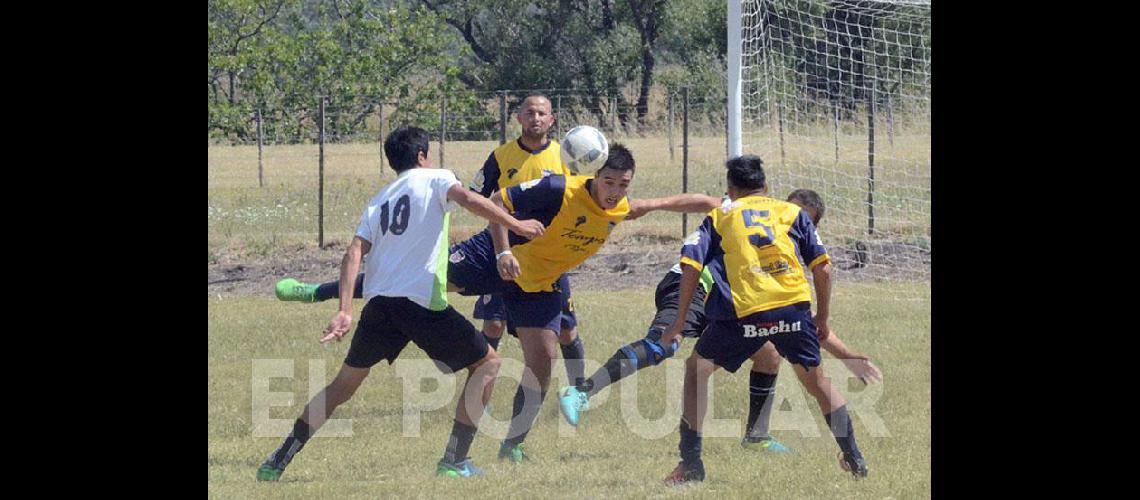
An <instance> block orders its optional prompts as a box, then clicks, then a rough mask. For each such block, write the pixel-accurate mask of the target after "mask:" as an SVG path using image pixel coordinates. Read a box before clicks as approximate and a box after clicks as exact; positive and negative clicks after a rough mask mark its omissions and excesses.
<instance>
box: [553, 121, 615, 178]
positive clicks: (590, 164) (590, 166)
mask: <svg viewBox="0 0 1140 500" xmlns="http://www.w3.org/2000/svg"><path fill="white" fill-rule="evenodd" d="M560 145H561V147H562V163H565V164H566V168H569V169H570V171H571V172H573V173H575V174H577V173H578V172H581V171H586V172H593V171H594V170H597V169H599V168H601V167H602V165H604V164H605V163H606V158H608V157H609V155H610V143H609V142H608V141H606V136H604V135H602V133H601V132H599V131H598V129H596V128H594V127H591V126H589V125H579V126H577V127H574V128H572V129H570V131H569V132H566V135H565V136H563V137H562V142H561V143H560Z"/></svg>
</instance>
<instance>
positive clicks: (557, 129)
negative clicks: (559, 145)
mask: <svg viewBox="0 0 1140 500" xmlns="http://www.w3.org/2000/svg"><path fill="white" fill-rule="evenodd" d="M554 99H555V100H556V101H557V102H558V104H557V105H556V107H555V108H554V109H555V111H554V135H556V136H558V140H559V141H561V140H562V118H560V117H561V116H562V96H558V97H555V98H554Z"/></svg>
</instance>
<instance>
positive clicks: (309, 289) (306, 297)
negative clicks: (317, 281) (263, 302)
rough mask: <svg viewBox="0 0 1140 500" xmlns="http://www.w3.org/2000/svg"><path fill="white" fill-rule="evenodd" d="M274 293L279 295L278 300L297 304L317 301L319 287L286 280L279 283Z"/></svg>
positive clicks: (274, 288)
mask: <svg viewBox="0 0 1140 500" xmlns="http://www.w3.org/2000/svg"><path fill="white" fill-rule="evenodd" d="M273 291H274V292H276V293H277V300H289V301H297V302H316V301H317V285H310V284H307V283H302V282H300V281H297V280H295V279H293V278H285V279H283V280H281V281H278V282H277V285H276V286H274V287H273Z"/></svg>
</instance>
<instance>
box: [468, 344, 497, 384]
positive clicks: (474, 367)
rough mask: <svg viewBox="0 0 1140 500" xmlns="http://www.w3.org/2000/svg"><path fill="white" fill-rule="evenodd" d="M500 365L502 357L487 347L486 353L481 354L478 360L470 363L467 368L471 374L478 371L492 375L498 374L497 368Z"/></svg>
mask: <svg viewBox="0 0 1140 500" xmlns="http://www.w3.org/2000/svg"><path fill="white" fill-rule="evenodd" d="M502 366H503V358H501V357H499V354H498V353H496V352H495V350H494V349H487V355H486V356H483V358H482V359H480V360H479V361H476V362H474V363H472V364H471V366H468V367H467V369H468V370H470V371H471V374H472V375H474V374H476V373H479V374H486V375H488V376H491V377H494V376H497V375H498V374H499V368H501V367H502Z"/></svg>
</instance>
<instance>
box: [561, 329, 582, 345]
mask: <svg viewBox="0 0 1140 500" xmlns="http://www.w3.org/2000/svg"><path fill="white" fill-rule="evenodd" d="M577 338H578V330H577V329H575V328H569V329H565V330H562V331H561V332H560V333H559V334H558V343H559V344H562V345H570V344H573V343H574V339H577Z"/></svg>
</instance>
